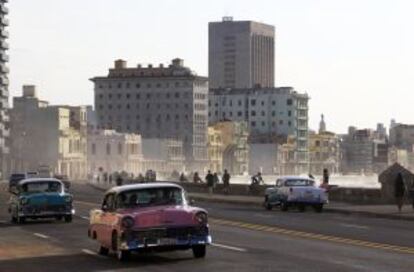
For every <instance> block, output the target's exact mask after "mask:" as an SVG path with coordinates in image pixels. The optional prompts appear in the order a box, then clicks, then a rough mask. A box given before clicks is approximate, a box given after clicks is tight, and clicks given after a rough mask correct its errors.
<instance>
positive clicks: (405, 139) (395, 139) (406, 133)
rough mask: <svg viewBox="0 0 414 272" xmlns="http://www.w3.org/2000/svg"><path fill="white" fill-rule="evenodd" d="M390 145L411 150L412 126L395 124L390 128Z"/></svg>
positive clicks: (413, 138) (413, 141)
mask: <svg viewBox="0 0 414 272" xmlns="http://www.w3.org/2000/svg"><path fill="white" fill-rule="evenodd" d="M390 145H391V146H395V147H397V148H400V149H405V150H412V147H413V145H414V125H408V124H399V123H396V124H394V125H393V126H392V127H391V128H390Z"/></svg>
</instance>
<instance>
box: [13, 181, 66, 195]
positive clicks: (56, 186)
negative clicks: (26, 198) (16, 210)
mask: <svg viewBox="0 0 414 272" xmlns="http://www.w3.org/2000/svg"><path fill="white" fill-rule="evenodd" d="M21 191H22V192H23V193H28V194H33V193H59V192H61V191H62V186H61V184H60V183H59V182H56V181H42V182H29V183H25V184H23V185H22V188H21Z"/></svg>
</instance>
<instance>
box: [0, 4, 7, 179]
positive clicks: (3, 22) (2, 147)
mask: <svg viewBox="0 0 414 272" xmlns="http://www.w3.org/2000/svg"><path fill="white" fill-rule="evenodd" d="M7 2H8V0H0V170H2V173H3V174H4V172H7V170H6V169H8V168H7V163H6V161H7V160H6V158H7V154H8V153H9V150H8V144H7V143H8V137H9V117H8V112H7V111H8V107H9V89H8V87H9V79H8V73H9V68H8V67H7V62H8V60H9V57H8V56H7V54H6V51H7V49H8V48H9V45H8V44H7V41H6V40H7V38H8V36H9V33H8V32H7V30H6V28H7V26H8V25H9V21H8V19H7V18H6V17H7V14H8V12H9V10H8V8H7V7H6V3H7Z"/></svg>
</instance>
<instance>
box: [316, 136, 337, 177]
mask: <svg viewBox="0 0 414 272" xmlns="http://www.w3.org/2000/svg"><path fill="white" fill-rule="evenodd" d="M340 163H341V148H340V138H339V137H338V136H337V135H336V134H335V133H332V132H329V131H325V130H321V129H320V130H319V133H309V173H312V174H313V175H322V172H323V169H328V171H329V173H331V174H335V173H339V171H340Z"/></svg>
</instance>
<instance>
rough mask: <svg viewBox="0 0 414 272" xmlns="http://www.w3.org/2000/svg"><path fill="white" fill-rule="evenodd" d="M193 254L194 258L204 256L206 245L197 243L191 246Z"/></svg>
mask: <svg viewBox="0 0 414 272" xmlns="http://www.w3.org/2000/svg"><path fill="white" fill-rule="evenodd" d="M192 249H193V256H194V258H197V259H199V258H204V257H205V256H206V252H207V248H206V245H197V246H193V248H192Z"/></svg>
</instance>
